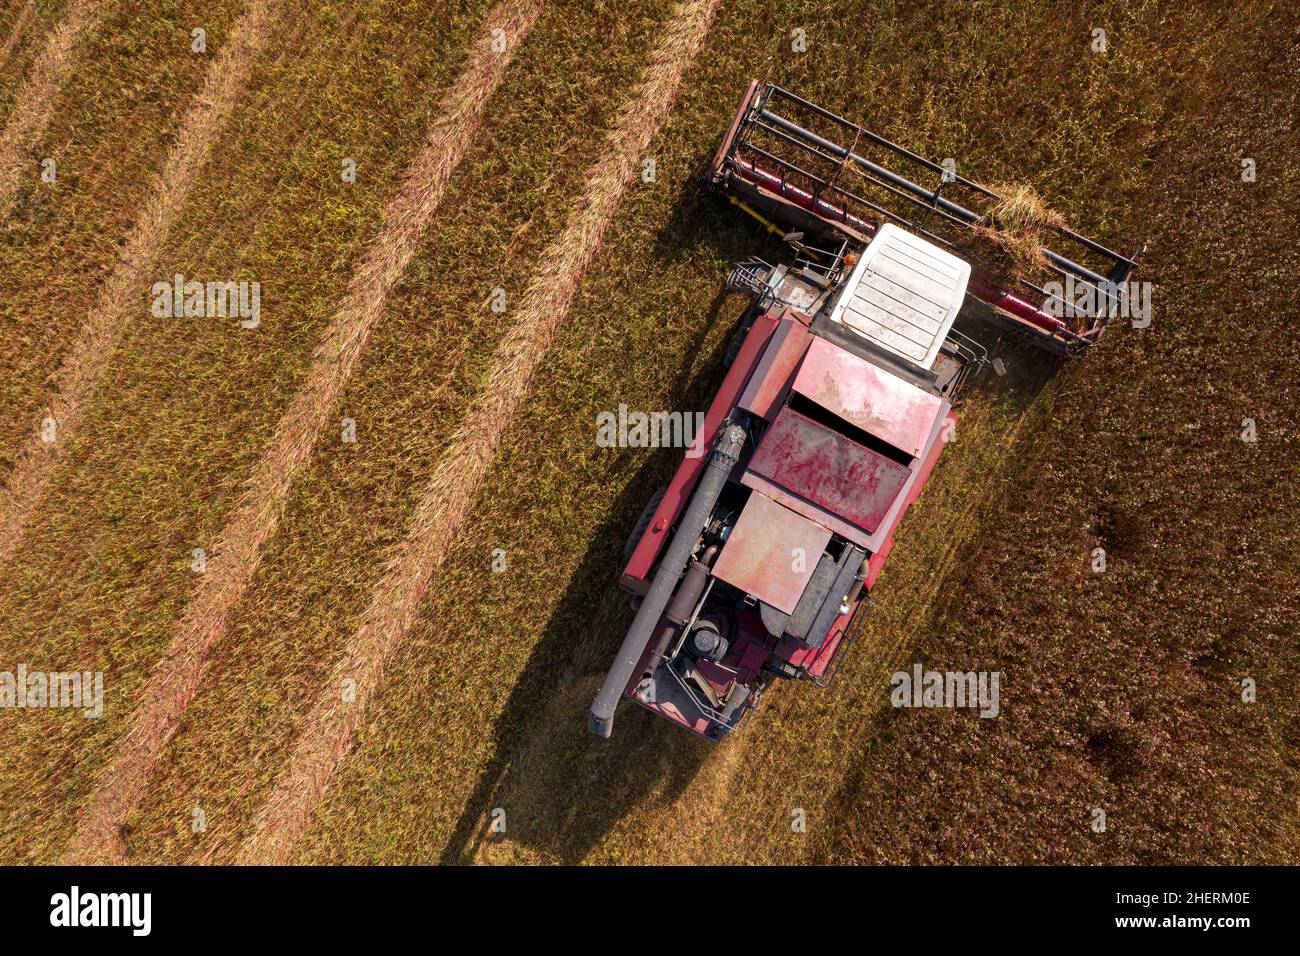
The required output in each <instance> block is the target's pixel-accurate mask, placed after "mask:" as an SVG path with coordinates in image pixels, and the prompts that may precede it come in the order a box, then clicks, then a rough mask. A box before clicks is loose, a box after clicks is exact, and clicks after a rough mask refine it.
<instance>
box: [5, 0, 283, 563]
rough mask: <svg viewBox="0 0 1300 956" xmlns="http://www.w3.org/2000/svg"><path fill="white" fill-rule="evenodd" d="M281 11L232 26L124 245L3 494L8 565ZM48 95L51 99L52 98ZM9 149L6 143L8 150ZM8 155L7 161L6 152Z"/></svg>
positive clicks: (256, 14) (260, 0)
mask: <svg viewBox="0 0 1300 956" xmlns="http://www.w3.org/2000/svg"><path fill="white" fill-rule="evenodd" d="M277 7H278V4H277V2H276V0H253V2H252V3H251V4H250V5H249V8H248V11H247V12H246V13H245V14H244V16H243V17H241V18H240V20H239V21H238V22H237V23H236V24H235V26H234V27H233V28H232V30H231V35H230V38H229V41H228V43H227V44H226V46H224V47H223V48H222V49H221V51H220V52H219V53H218V54H217V56H216V58H215V59H214V60H213V62H212V66H211V69H210V71H209V73H208V76H207V78H206V79H205V80H204V83H203V89H202V90H200V91H199V93H198V97H197V100H196V102H195V104H194V106H193V108H192V109H191V110H190V111H189V113H187V114H186V117H185V119H184V121H183V122H182V123H181V128H180V133H179V135H178V137H177V139H176V143H175V145H174V146H173V147H172V149H171V151H170V152H169V154H168V157H167V162H166V165H164V167H163V171H162V175H161V176H160V178H159V180H158V182H157V184H156V186H155V187H154V191H153V194H152V195H151V196H150V198H149V201H148V203H147V204H146V205H145V207H144V209H143V210H142V211H141V214H140V217H139V218H138V219H137V220H136V223H135V225H134V227H133V228H132V230H131V232H130V233H129V234H128V235H127V236H126V239H125V241H124V242H123V244H122V251H121V258H120V259H119V261H118V265H117V267H116V268H115V269H114V271H113V273H112V274H111V275H110V276H109V278H108V280H107V282H106V283H105V284H104V286H103V288H102V289H101V290H100V291H99V293H98V295H97V297H96V300H95V303H94V305H92V306H91V308H90V313H89V314H88V315H87V317H86V322H85V324H84V325H83V326H82V328H81V330H80V331H79V332H78V334H77V338H76V341H75V342H74V343H73V346H72V351H71V352H70V353H69V354H68V356H67V358H66V359H65V360H64V362H63V365H62V367H61V368H60V369H59V372H58V375H57V376H56V378H55V382H54V388H53V394H52V395H51V396H50V400H49V412H48V415H47V419H49V420H52V421H53V423H54V427H55V432H54V434H55V436H56V437H55V440H53V441H50V440H49V439H48V435H47V434H46V433H45V432H43V431H34V432H33V433H32V435H31V437H30V438H29V439H28V441H27V443H26V445H25V446H24V447H23V448H22V449H20V450H19V452H18V454H17V456H16V458H15V460H14V463H13V466H12V468H11V469H10V471H9V475H8V478H7V480H6V482H5V486H4V489H3V492H0V566H3V565H4V564H5V563H6V562H8V561H9V559H10V558H11V557H12V556H13V554H14V551H15V550H16V549H17V548H18V545H19V543H20V542H21V540H22V537H23V533H24V532H25V530H26V528H27V524H28V522H29V521H30V519H31V514H32V511H33V510H34V509H35V508H36V507H37V505H38V504H39V502H40V498H41V494H42V492H43V491H44V488H45V485H46V483H47V482H48V481H49V480H50V476H51V473H52V472H53V470H54V468H55V465H56V462H57V459H58V456H59V454H60V452H61V451H62V450H63V449H65V448H67V447H68V445H69V444H70V443H71V442H72V441H73V439H74V438H75V436H76V432H77V428H78V427H79V426H80V424H81V409H82V405H83V404H84V403H85V402H86V400H87V399H88V398H89V397H90V393H91V390H92V389H94V388H95V386H96V385H97V383H98V381H99V378H100V376H101V375H102V374H103V372H104V369H105V368H106V367H107V365H108V363H109V361H110V359H111V358H112V355H113V352H114V350H115V349H116V347H117V343H118V340H119V339H120V337H121V334H122V329H123V327H124V326H125V325H126V324H127V322H128V310H129V309H130V308H131V306H133V305H134V303H135V301H136V298H137V297H138V295H139V290H140V288H141V287H142V286H147V285H149V282H148V279H149V278H150V270H151V269H152V267H153V265H154V263H155V262H156V256H157V253H158V250H159V248H160V247H161V246H162V245H163V243H165V242H166V241H167V234H168V232H169V231H170V229H171V227H172V223H173V222H174V221H175V219H176V216H177V215H178V214H179V212H180V210H181V208H182V207H183V206H184V205H185V202H186V199H187V197H188V195H189V191H190V189H191V187H192V186H193V184H194V181H195V178H196V177H197V176H198V175H199V172H200V170H201V169H202V168H203V165H204V164H205V163H206V162H207V159H208V155H209V153H210V151H211V149H212V147H213V145H214V142H215V140H216V137H217V136H218V134H219V133H220V132H221V129H222V128H223V127H224V126H225V124H226V122H227V121H228V120H229V118H230V114H231V111H232V110H233V109H234V106H235V101H236V100H237V99H238V98H239V95H240V93H241V92H242V91H243V88H244V83H245V82H246V81H247V79H248V74H249V71H250V70H251V68H252V63H253V58H254V57H255V56H256V55H257V52H258V50H259V49H260V47H261V46H262V44H263V43H264V42H265V39H266V35H267V31H268V30H269V29H270V28H271V26H272V25H273V23H274V18H275V13H276V12H277ZM82 19H83V20H84V17H83V18H82ZM74 23H75V24H76V32H80V30H81V29H82V24H81V23H78V22H77V21H76V20H75V18H73V17H70V18H69V20H68V21H67V22H66V23H65V24H64V27H66V29H67V31H70V30H71V29H72V26H71V25H72V24H74ZM61 29H63V28H61ZM65 32H66V31H65ZM68 43H69V44H70V43H71V41H70V40H69V41H68ZM53 46H54V41H53V40H52V41H51V47H53ZM60 49H62V45H60ZM64 55H65V56H66V51H65V54H64ZM35 82H36V81H35V80H33V83H35ZM46 96H47V98H48V93H47V94H46ZM12 123H13V120H11V124H12ZM3 145H4V143H3V141H2V140H0V148H2V147H3ZM0 155H3V151H2V149H0ZM4 183H5V180H4V178H3V172H2V171H0V209H3V204H4V201H5V195H6V194H5V193H4V191H3V190H4Z"/></svg>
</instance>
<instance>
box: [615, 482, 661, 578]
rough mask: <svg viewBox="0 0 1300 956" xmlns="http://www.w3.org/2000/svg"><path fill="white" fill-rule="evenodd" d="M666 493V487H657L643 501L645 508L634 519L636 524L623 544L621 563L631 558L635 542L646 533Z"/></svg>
mask: <svg viewBox="0 0 1300 956" xmlns="http://www.w3.org/2000/svg"><path fill="white" fill-rule="evenodd" d="M667 493H668V489H667V488H666V487H664V488H660V489H658V490H657V491H656V492H655V493H654V494H653V495H651V496H650V500H649V501H647V502H646V503H645V509H644V510H642V512H641V517H639V518H637V519H636V524H635V525H634V526H633V528H632V534H631V535H629V536H628V539H627V544H625V545H623V563H624V564H627V563H628V561H630V560H631V558H632V552H633V551H635V550H636V546H637V542H639V541H640V540H641V536H642V535H643V534H645V533H646V529H647V528H649V527H650V522H651V521H652V520H654V516H655V512H656V511H658V510H659V503H660V502H661V501H663V500H664V495H666V494H667Z"/></svg>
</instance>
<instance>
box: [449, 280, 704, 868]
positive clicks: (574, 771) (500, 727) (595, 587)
mask: <svg viewBox="0 0 1300 956" xmlns="http://www.w3.org/2000/svg"><path fill="white" fill-rule="evenodd" d="M720 278H721V277H720ZM726 298H727V295H726V292H725V291H724V290H723V289H722V283H721V281H719V291H718V293H717V295H716V296H715V298H714V299H713V301H712V303H711V304H710V307H709V317H708V320H707V321H705V322H702V323H701V326H700V332H699V334H698V336H697V338H696V340H695V341H694V342H693V343H691V348H690V350H689V351H688V352H686V353H685V354H687V355H698V354H700V351H701V350H702V349H703V348H704V347H705V343H706V341H707V339H708V338H709V336H710V335H711V334H713V333H714V331H715V328H716V326H715V323H716V321H717V319H718V316H719V314H720V313H721V312H722V309H723V305H724V303H725V301H726ZM728 338H729V336H727V335H723V336H721V337H720V340H719V342H718V344H717V345H716V346H715V347H714V350H713V352H712V354H711V355H710V356H709V357H708V359H707V360H706V361H705V362H704V363H702V366H701V363H698V362H696V363H685V367H684V368H683V371H682V373H681V374H680V375H679V376H678V378H677V380H676V381H675V383H674V385H673V387H672V388H671V390H670V392H669V394H670V395H671V397H672V399H673V401H674V405H673V407H675V408H679V409H702V408H705V407H707V403H708V401H709V398H710V396H711V395H712V393H713V390H715V389H716V387H717V385H718V384H719V382H720V379H721V366H722V354H723V352H724V351H725V348H726V345H727V340H728ZM692 366H695V368H696V369H699V368H701V367H702V369H703V370H702V371H698V372H696V371H694V370H693V368H692ZM680 456H681V452H680V450H674V449H659V450H657V451H654V452H652V453H651V454H650V455H649V456H648V457H645V458H643V457H642V453H639V452H638V451H637V450H635V449H632V450H624V451H623V452H622V453H621V454H620V456H619V460H618V461H617V462H616V463H614V464H613V465H612V467H611V474H610V479H611V480H614V481H621V480H623V479H622V475H623V474H624V473H625V472H626V471H627V470H628V469H629V468H634V467H636V464H635V463H636V462H637V461H641V462H642V463H641V464H640V467H639V468H638V469H637V471H636V474H635V476H634V477H633V478H632V479H631V480H629V481H627V482H626V487H625V488H624V490H623V492H622V494H621V495H620V496H619V497H618V499H617V502H616V504H615V505H614V506H613V507H612V508H611V509H610V511H609V513H608V517H607V518H606V520H605V521H604V522H603V523H602V524H601V525H600V527H599V530H598V531H597V533H596V534H595V535H594V537H593V538H592V539H591V543H590V545H589V546H588V548H587V552H586V554H585V555H584V556H583V560H582V563H581V565H580V566H579V568H578V570H577V572H576V573H575V574H574V575H573V578H572V581H571V583H570V585H569V588H568V590H567V591H566V593H565V595H564V597H563V599H562V600H561V602H560V604H559V606H558V607H557V608H556V610H555V612H554V613H553V614H552V616H551V618H550V620H549V621H548V622H547V624H546V627H545V629H544V631H543V633H542V637H541V639H540V640H539V641H538V642H537V644H536V646H535V647H534V650H533V653H532V655H531V656H530V658H529V660H528V663H527V664H526V665H525V668H524V670H523V673H522V675H521V677H520V679H519V681H518V682H517V683H516V685H515V687H514V688H513V690H512V691H511V694H510V698H509V700H508V701H507V702H506V705H505V708H504V710H503V712H502V714H501V716H500V717H499V718H498V720H497V723H496V725H495V729H494V736H495V740H494V742H493V746H492V753H493V755H494V756H493V758H492V760H491V762H490V763H489V765H488V766H487V767H486V768H485V770H484V772H483V774H482V776H481V777H480V779H479V783H478V785H477V787H476V789H475V791H474V793H473V795H472V796H471V797H470V798H469V800H468V801H467V803H466V804H465V808H464V810H463V811H462V813H461V816H460V818H459V820H458V821H457V824H456V827H455V830H454V831H453V834H452V837H451V839H450V840H449V841H448V844H447V847H446V849H445V850H444V852H443V856H442V859H441V862H443V863H452V864H457V863H470V862H474V861H475V860H476V859H479V858H480V856H481V854H480V850H481V849H482V848H483V847H484V844H485V843H487V842H490V841H492V840H493V839H496V838H497V837H498V834H497V833H495V832H494V831H493V830H492V824H493V822H494V813H493V811H495V810H496V809H497V808H500V809H501V810H503V811H504V819H505V821H506V835H507V836H508V838H509V839H510V841H512V842H514V843H518V844H522V845H524V846H527V847H531V848H533V849H535V850H536V851H538V852H539V853H541V854H543V855H544V856H545V857H546V858H547V859H551V860H555V859H558V860H561V861H563V862H569V863H576V862H579V861H581V860H582V859H583V858H584V857H585V856H586V854H587V852H588V851H589V850H590V849H591V848H592V847H593V846H595V845H596V843H598V842H599V840H600V839H601V837H602V836H603V835H604V834H605V833H607V832H608V831H609V830H610V829H611V828H612V827H613V826H614V825H615V824H616V823H617V822H618V821H619V820H620V819H621V818H622V817H623V816H625V815H626V813H627V812H628V810H629V809H631V808H632V807H635V806H638V805H641V804H644V803H645V802H646V800H647V798H649V797H650V796H651V795H652V794H656V793H657V794H658V796H659V798H660V799H663V800H672V799H673V798H674V797H675V796H676V795H678V794H680V793H681V792H682V791H683V790H684V789H685V787H686V786H687V785H688V784H689V783H690V782H691V780H692V779H694V777H695V775H696V773H697V772H698V771H699V769H700V768H701V767H702V766H703V764H704V762H705V760H706V759H707V758H708V755H709V754H710V753H711V752H712V750H713V746H712V745H711V744H708V743H706V742H705V741H703V740H699V739H697V738H694V737H692V736H691V735H690V734H688V733H685V732H684V731H682V730H680V729H679V728H677V727H675V726H672V725H670V724H668V723H667V722H666V721H664V720H661V719H659V718H656V717H653V716H652V715H650V714H648V713H646V712H644V711H641V710H639V709H638V708H636V707H634V706H632V705H630V704H627V705H625V706H623V707H620V708H619V715H618V717H619V720H618V729H617V730H616V732H615V734H614V736H613V738H612V739H610V740H601V739H599V738H597V737H594V736H592V735H591V734H589V733H588V732H587V729H586V718H587V709H588V708H589V707H590V705H591V701H592V698H593V697H594V696H595V692H596V690H597V689H598V687H599V685H600V681H601V680H602V678H603V676H604V670H603V668H604V666H605V665H606V664H607V663H608V659H609V657H610V656H611V655H612V654H613V650H614V648H615V647H616V646H617V644H618V641H619V640H620V638H621V636H622V635H623V633H624V632H625V631H626V629H627V627H628V626H629V625H630V623H631V621H632V616H633V612H632V609H631V607H630V605H629V603H628V601H627V598H626V597H625V596H624V595H623V594H622V592H620V591H619V590H618V587H617V578H618V574H619V571H620V570H621V567H622V563H621V560H620V557H621V554H622V548H623V545H624V542H625V540H626V538H627V535H628V532H629V530H630V529H631V528H632V526H633V524H634V523H635V521H636V517H637V515H638V514H640V512H641V509H642V507H643V506H644V504H645V502H646V501H647V500H648V499H649V497H650V496H651V494H652V493H653V491H654V490H655V488H657V487H659V486H661V485H666V484H667V483H668V480H669V479H670V478H671V476H672V472H673V469H674V468H675V467H676V464H677V462H678V460H679V458H680ZM495 819H500V814H497V815H496V817H495Z"/></svg>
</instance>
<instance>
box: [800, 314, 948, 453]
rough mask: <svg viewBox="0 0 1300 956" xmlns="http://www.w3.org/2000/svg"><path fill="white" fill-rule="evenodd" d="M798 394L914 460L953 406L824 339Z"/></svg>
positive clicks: (806, 365) (807, 360)
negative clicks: (942, 413)
mask: <svg viewBox="0 0 1300 956" xmlns="http://www.w3.org/2000/svg"><path fill="white" fill-rule="evenodd" d="M794 390H795V391H796V392H798V393H799V394H801V395H805V396H807V397H808V398H810V399H812V400H813V401H814V402H816V403H817V404H818V405H820V406H822V408H825V409H827V410H828V411H831V412H834V413H835V414H836V415H838V416H840V417H841V418H843V419H845V420H846V421H849V422H852V423H853V424H854V425H857V426H858V427H859V428H861V429H862V430H863V431H866V432H869V433H871V434H872V435H875V436H876V437H877V438H879V439H881V440H882V441H886V442H888V443H889V444H891V445H893V446H894V447H895V448H897V449H899V450H900V451H903V452H906V453H907V454H909V455H911V456H912V457H913V458H915V457H916V456H917V455H919V454H920V453H921V449H923V448H924V447H925V442H926V439H927V438H929V437H930V430H931V428H932V427H933V426H934V419H935V416H936V415H938V414H939V412H940V409H941V408H942V407H943V406H945V405H946V404H947V403H946V402H945V401H944V400H943V399H942V398H940V397H939V396H938V395H931V394H930V393H929V392H926V391H922V390H921V389H919V388H917V387H916V386H915V385H912V384H911V383H910V382H905V381H903V379H901V378H899V377H898V376H897V375H894V374H893V373H891V372H886V371H885V370H884V369H882V368H878V367H877V366H875V365H872V364H871V363H870V362H868V361H866V360H864V359H860V358H858V357H857V356H856V355H853V354H852V353H850V352H846V351H845V350H844V349H842V348H840V347H839V346H838V345H835V344H834V343H832V342H828V341H826V340H825V339H822V338H814V339H813V341H812V343H811V344H810V345H809V346H808V352H807V354H806V355H805V356H804V360H803V364H802V365H801V366H800V367H799V374H798V376H796V378H795V380H794Z"/></svg>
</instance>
